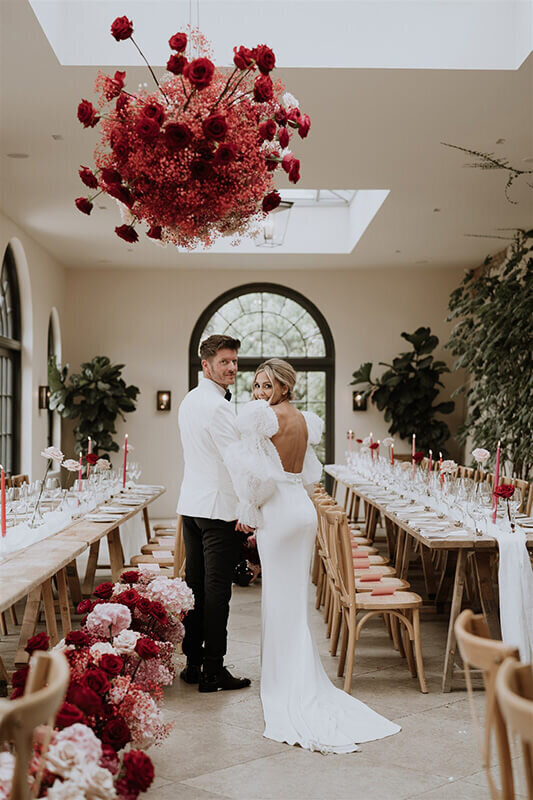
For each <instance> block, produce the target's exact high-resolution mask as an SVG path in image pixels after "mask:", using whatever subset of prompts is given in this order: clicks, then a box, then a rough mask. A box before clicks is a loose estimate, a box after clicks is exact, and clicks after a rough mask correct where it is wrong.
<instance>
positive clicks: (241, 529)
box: [235, 520, 255, 533]
mask: <svg viewBox="0 0 533 800" xmlns="http://www.w3.org/2000/svg"><path fill="white" fill-rule="evenodd" d="M235 530H236V531H239V533H253V531H254V530H255V528H250V526H249V525H245V524H244V522H239V521H238V520H237V523H236V525H235Z"/></svg>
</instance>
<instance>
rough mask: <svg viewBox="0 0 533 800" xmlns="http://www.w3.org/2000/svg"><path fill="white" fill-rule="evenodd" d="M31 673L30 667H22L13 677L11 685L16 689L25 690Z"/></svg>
mask: <svg viewBox="0 0 533 800" xmlns="http://www.w3.org/2000/svg"><path fill="white" fill-rule="evenodd" d="M29 671H30V668H29V666H25V667H21V668H20V669H18V670H17V671H16V672H14V673H13V675H12V676H11V685H12V687H13V688H14V689H24V686H25V685H26V678H27V677H28V672H29Z"/></svg>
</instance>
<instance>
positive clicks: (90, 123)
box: [78, 100, 100, 128]
mask: <svg viewBox="0 0 533 800" xmlns="http://www.w3.org/2000/svg"><path fill="white" fill-rule="evenodd" d="M78 119H79V121H80V122H81V124H82V125H83V127H84V128H94V126H95V125H96V124H97V123H98V121H99V119H100V117H99V116H98V114H97V113H96V109H95V107H94V106H93V104H92V103H90V102H89V101H88V100H82V101H81V103H80V104H79V106H78Z"/></svg>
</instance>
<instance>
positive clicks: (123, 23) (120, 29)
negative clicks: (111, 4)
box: [111, 17, 133, 42]
mask: <svg viewBox="0 0 533 800" xmlns="http://www.w3.org/2000/svg"><path fill="white" fill-rule="evenodd" d="M132 33H133V22H131V21H130V20H129V19H128V18H127V17H117V18H116V20H115V21H114V22H113V24H112V25H111V35H112V36H113V37H114V38H115V39H116V40H117V42H122V41H124V39H129V38H130V36H131V34H132Z"/></svg>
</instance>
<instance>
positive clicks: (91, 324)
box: [63, 268, 463, 516]
mask: <svg viewBox="0 0 533 800" xmlns="http://www.w3.org/2000/svg"><path fill="white" fill-rule="evenodd" d="M461 277H462V271H460V270H455V269H431V270H422V269H409V270H399V269H397V268H395V269H390V270H379V271H378V270H354V271H352V272H348V271H347V270H342V271H333V270H328V269H323V270H310V271H308V272H307V271H303V270H299V271H295V270H293V271H283V270H264V271H263V270H261V271H255V270H254V272H253V273H250V272H247V271H245V270H234V271H227V270H219V271H215V270H213V271H211V270H209V271H207V270H198V271H196V270H176V271H171V270H150V269H145V270H132V271H126V270H101V269H98V270H96V269H95V270H68V271H67V274H66V281H67V297H68V298H69V302H68V303H67V305H66V310H65V316H64V324H63V330H64V361H68V362H70V364H71V366H72V368H73V369H77V368H78V366H79V364H80V363H81V362H82V361H83V360H86V359H89V358H92V357H93V356H95V355H107V356H109V357H110V358H111V359H112V360H113V361H117V362H121V363H125V364H126V368H125V371H124V377H125V379H126V381H127V382H128V383H134V384H136V385H138V386H139V387H140V389H141V394H140V397H139V404H138V409H137V411H136V412H135V413H134V414H132V415H128V420H127V423H125V424H123V423H120V424H119V426H118V430H119V435H120V437H122V436H123V434H124V432H125V431H126V430H127V432H128V434H129V439H130V442H131V443H132V444H133V445H134V446H135V448H136V450H135V457H136V459H137V458H138V460H139V461H141V462H142V464H143V477H142V480H143V481H146V482H153V483H164V484H165V485H166V486H167V488H168V492H167V494H166V495H165V496H164V497H163V498H162V499H161V500H160V501H158V505H157V507H155V508H154V511H153V513H154V514H155V515H157V516H171V515H173V514H174V510H175V506H176V500H177V493H178V486H179V482H180V479H181V474H182V459H181V452H180V445H179V440H178V433H177V408H178V405H179V402H180V400H181V398H182V397H183V395H184V394H185V393H186V392H187V391H188V348H189V339H190V335H191V332H192V329H193V327H194V325H195V323H196V321H197V319H198V317H199V315H200V314H201V313H202V311H203V310H204V309H205V307H206V306H207V305H208V304H209V303H210V302H211V301H212V300H213V299H215V298H216V297H217V296H218V295H220V294H221V293H222V292H224V291H226V290H228V289H230V288H232V287H235V286H239V285H242V284H246V283H249V282H251V281H254V282H255V281H269V282H272V283H278V284H281V285H284V286H288V287H290V288H292V289H296V290H297V291H299V292H301V293H302V294H304V295H306V296H307V297H308V298H309V299H310V300H311V301H312V302H313V303H315V304H316V305H317V306H318V308H319V309H320V310H321V311H322V313H323V314H324V316H325V317H326V319H327V321H328V323H329V325H330V327H331V329H332V332H333V337H334V340H335V347H336V386H335V421H336V432H335V444H336V458H337V459H343V458H344V451H345V449H346V439H345V432H346V430H347V429H348V428H353V429H354V430H355V431H356V432H357V434H362V435H365V434H366V433H368V432H369V431H370V430H372V431H373V433H374V436H375V437H376V438H383V437H384V436H385V435H386V429H387V426H386V424H385V423H384V421H383V417H382V415H381V414H380V413H379V412H377V411H376V410H375V408H374V407H373V406H372V407H369V410H368V411H367V412H358V413H354V412H353V411H352V410H351V395H352V387H351V386H349V382H350V380H351V374H352V372H353V370H354V369H355V368H356V367H358V366H359V364H360V363H361V362H362V361H375V362H377V361H387V360H388V359H390V358H391V357H393V356H394V355H396V354H397V353H398V352H399V351H400V350H403V349H404V345H407V343H406V342H404V340H403V339H401V337H400V333H401V332H402V331H404V330H406V331H409V332H411V331H413V330H414V329H415V328H416V327H418V326H420V325H430V326H431V328H432V329H433V331H434V332H435V333H436V334H437V335H438V336H439V337H440V339H441V343H442V344H444V342H445V341H446V340H447V337H448V332H449V325H448V324H447V323H445V322H444V319H445V316H446V309H447V300H448V296H449V294H450V292H451V291H452V290H453V289H454V288H455V287H456V286H457V284H458V283H459V281H460V279H461ZM439 356H441V357H442V358H444V360H446V361H447V362H448V363H450V361H451V358H450V355H449V353H448V352H447V351H445V350H441V352H439ZM457 384H458V376H457V375H451V376H448V380H447V382H446V391H445V396H446V397H449V394H450V393H451V391H452V390H453V389H454V388H455V387H456V386H457ZM158 389H170V390H171V391H172V410H171V412H170V413H162V412H157V411H156V409H155V393H156V391H157V390H158ZM462 412H463V409H462V405H460V406H459V408H458V409H457V410H456V412H455V414H454V415H453V416H452V417H451V422H450V424H451V427H452V428H453V429H455V427H456V425H457V422H458V421H459V420H460V419H461V417H462ZM397 444H398V446H397V448H396V449H397V451H398V452H401V451H402V447H400V446H399V443H397ZM403 449H404V451H405V452H407V450H408V444H407V443H405V445H404V447H403ZM450 450H451V451H452V453H453V454H454V455H457V456H458V455H459V451H458V449H457V448H456V446H455V445H454V443H453V442H452V443H451V444H450ZM115 460H116V459H115Z"/></svg>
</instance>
